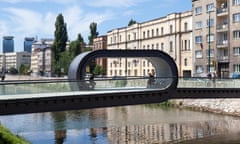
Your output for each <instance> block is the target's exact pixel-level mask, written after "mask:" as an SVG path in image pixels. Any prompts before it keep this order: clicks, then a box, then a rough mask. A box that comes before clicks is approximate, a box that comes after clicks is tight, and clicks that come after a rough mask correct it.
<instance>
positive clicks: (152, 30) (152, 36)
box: [152, 29, 154, 37]
mask: <svg viewBox="0 0 240 144" xmlns="http://www.w3.org/2000/svg"><path fill="white" fill-rule="evenodd" d="M152 37H154V30H153V29H152Z"/></svg>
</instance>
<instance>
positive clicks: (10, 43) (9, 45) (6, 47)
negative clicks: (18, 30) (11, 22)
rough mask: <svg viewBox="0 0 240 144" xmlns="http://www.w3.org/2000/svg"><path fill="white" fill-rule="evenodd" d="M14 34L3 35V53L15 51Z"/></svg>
mask: <svg viewBox="0 0 240 144" xmlns="http://www.w3.org/2000/svg"><path fill="white" fill-rule="evenodd" d="M13 38H14V37H13V36H4V37H3V53H8V52H14V40H13Z"/></svg>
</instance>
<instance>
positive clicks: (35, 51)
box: [31, 40, 53, 76]
mask: <svg viewBox="0 0 240 144" xmlns="http://www.w3.org/2000/svg"><path fill="white" fill-rule="evenodd" d="M52 44H53V40H41V41H37V42H35V43H34V44H33V45H32V57H31V70H32V74H33V75H42V76H43V75H44V76H51V45H52Z"/></svg>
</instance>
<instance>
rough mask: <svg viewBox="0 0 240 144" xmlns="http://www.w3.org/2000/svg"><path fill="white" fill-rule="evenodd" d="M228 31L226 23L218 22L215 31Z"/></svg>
mask: <svg viewBox="0 0 240 144" xmlns="http://www.w3.org/2000/svg"><path fill="white" fill-rule="evenodd" d="M225 31H228V24H220V25H218V26H217V32H225Z"/></svg>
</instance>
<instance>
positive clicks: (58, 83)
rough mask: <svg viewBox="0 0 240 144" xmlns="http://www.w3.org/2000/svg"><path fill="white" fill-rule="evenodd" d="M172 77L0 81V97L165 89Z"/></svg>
mask: <svg viewBox="0 0 240 144" xmlns="http://www.w3.org/2000/svg"><path fill="white" fill-rule="evenodd" d="M171 82H172V78H154V79H153V81H152V82H151V83H150V79H149V78H148V77H136V78H125V77H120V78H95V79H94V82H93V84H92V83H91V81H90V80H88V79H87V80H82V81H76V80H67V79H54V80H53V79H51V80H26V81H22V80H21V81H5V82H0V99H1V98H2V97H3V96H8V98H11V97H12V98H14V96H15V95H24V94H44V93H56V95H58V94H59V95H61V93H63V92H73V91H77V92H80V94H81V92H89V91H94V92H95V91H113V90H114V91H116V90H119V91H121V90H122V91H126V90H136V91H139V90H154V89H166V88H167V87H168V86H169V85H171Z"/></svg>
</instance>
